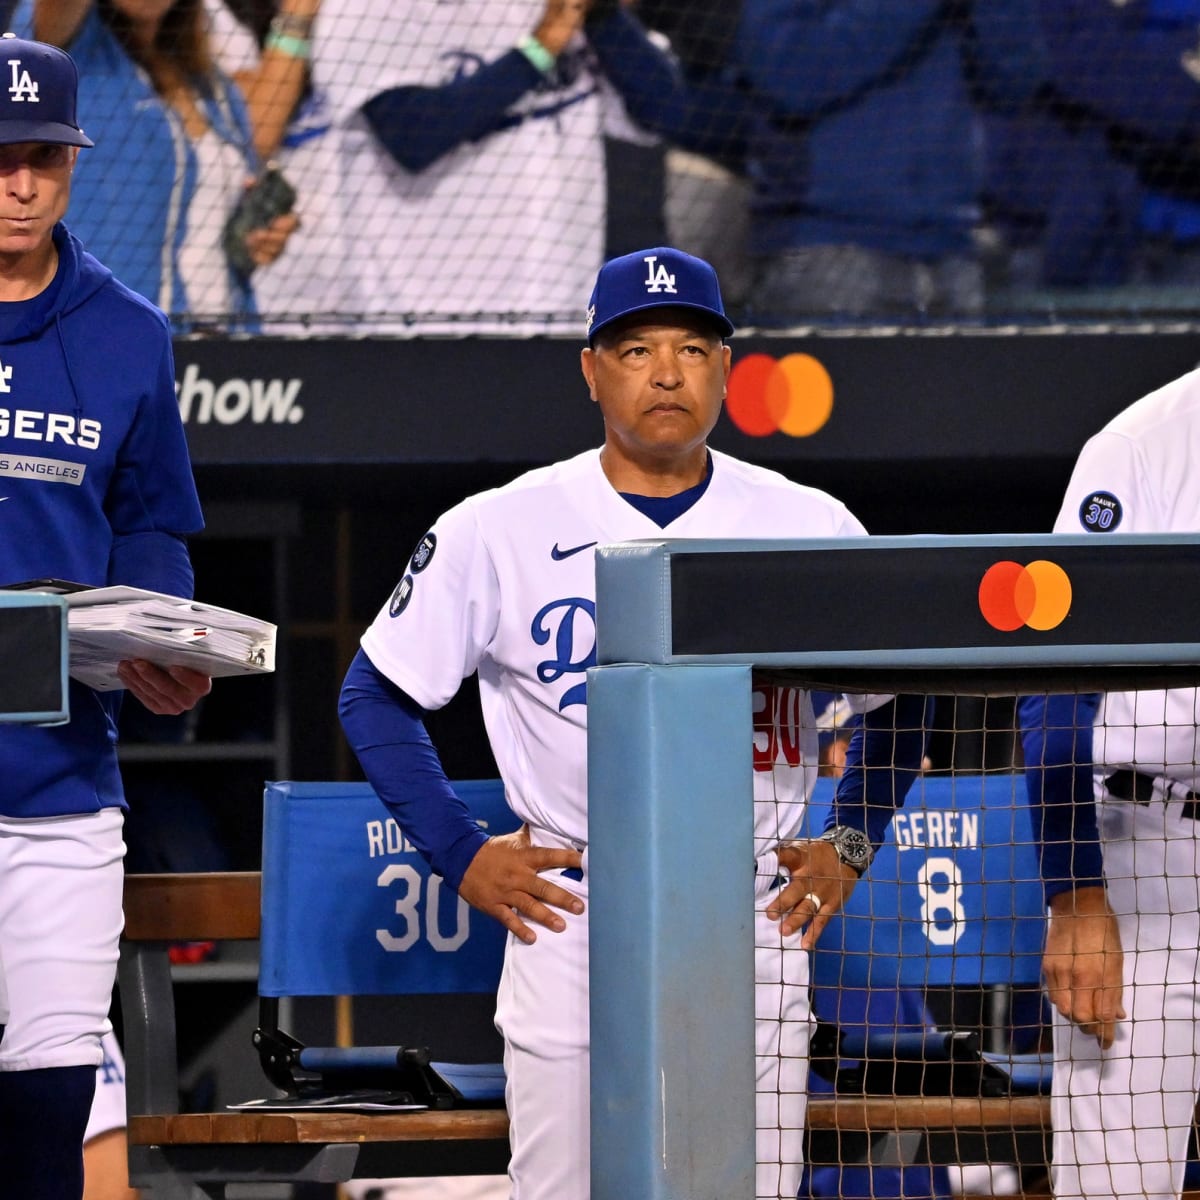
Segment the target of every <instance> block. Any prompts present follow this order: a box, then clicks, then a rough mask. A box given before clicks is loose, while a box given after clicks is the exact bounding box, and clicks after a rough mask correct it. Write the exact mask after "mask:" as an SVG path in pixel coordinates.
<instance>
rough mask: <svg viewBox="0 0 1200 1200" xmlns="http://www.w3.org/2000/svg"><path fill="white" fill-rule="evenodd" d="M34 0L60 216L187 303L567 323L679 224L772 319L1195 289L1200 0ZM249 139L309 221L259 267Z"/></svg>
mask: <svg viewBox="0 0 1200 1200" xmlns="http://www.w3.org/2000/svg"><path fill="white" fill-rule="evenodd" d="M277 7H278V8H279V10H280V11H279V12H276V8H277ZM35 8H36V9H37V15H38V19H39V22H40V24H39V25H38V27H37V28H38V31H39V32H40V33H41V34H42V35H43V36H46V37H50V36H51V35H54V36H57V37H58V38H59V39H60V40H62V41H64V42H65V43H66V45H67V47H68V48H69V49H70V50H71V52H72V53H73V54H74V56H75V57H76V59H77V61H78V63H79V66H80V70H81V75H82V82H81V92H80V119H81V122H82V124H83V126H84V128H85V129H86V130H87V131H88V132H89V134H91V135H92V136H93V137H94V139H95V141H96V148H95V149H94V150H85V151H83V152H82V153H81V157H80V161H79V165H78V168H77V171H76V176H75V195H74V200H73V204H72V208H71V211H70V216H69V220H70V224H71V226H72V228H73V229H75V230H76V231H77V232H78V233H79V234H80V235H81V236H82V237H83V239H84V240H85V242H86V243H88V244H89V245H90V246H91V247H92V248H93V249H94V250H95V251H96V252H97V253H98V254H99V255H100V256H101V257H102V258H104V259H105V260H106V261H107V262H108V263H109V265H111V266H112V267H113V269H114V270H115V271H116V272H117V274H118V275H119V276H121V277H123V278H125V279H126V280H127V281H128V282H129V283H130V284H131V286H133V287H135V289H137V290H141V291H144V292H145V293H146V294H148V295H150V296H151V298H152V299H154V300H156V301H157V302H158V303H160V304H161V305H162V306H163V307H164V308H165V309H167V311H168V312H170V313H171V314H172V315H173V316H174V318H175V320H176V324H177V326H178V327H179V328H180V329H181V330H187V329H195V328H197V327H200V328H208V327H216V328H234V329H238V330H246V329H249V330H254V329H258V328H265V329H267V330H269V331H280V332H297V333H305V332H310V331H324V332H328V331H334V332H353V333H361V334H370V333H424V332H444V333H461V332H480V331H486V332H500V333H520V334H523V333H534V332H542V331H558V330H563V331H567V332H570V333H571V334H572V335H577V334H578V331H579V329H580V327H581V324H582V321H583V316H584V311H585V309H586V305H587V298H588V294H589V291H590V287H591V283H592V280H593V278H594V275H595V271H596V268H597V267H598V265H599V264H600V262H601V261H602V259H603V258H604V257H606V256H609V255H612V254H615V253H620V252H624V251H629V250H634V249H638V248H642V247H646V246H652V245H655V244H659V243H660V242H663V241H669V242H671V243H673V244H676V245H679V246H681V247H683V248H685V249H688V250H692V251H694V252H696V253H699V254H701V255H704V256H706V257H709V258H711V259H712V260H713V261H714V262H715V263H716V265H717V266H718V269H719V271H720V273H721V275H722V278H723V281H724V285H725V290H726V293H727V300H728V303H729V306H730V308H731V310H732V311H733V313H734V314H735V316H736V318H737V319H738V321H739V322H740V323H742V324H743V325H752V326H755V327H759V328H779V327H789V328H790V327H795V326H797V325H805V324H808V323H811V322H813V321H835V322H839V323H841V322H847V321H850V322H866V323H880V322H885V323H887V322H897V321H898V322H901V323H909V322H925V321H930V320H932V321H937V322H943V323H944V322H946V321H951V322H955V321H958V322H979V321H1013V320H1017V321H1034V322H1044V321H1045V320H1046V319H1047V318H1054V319H1060V318H1063V317H1075V316H1078V317H1091V318H1094V317H1096V316H1097V315H1101V316H1104V317H1113V316H1115V317H1117V318H1123V317H1137V318H1139V319H1143V320H1144V319H1147V318H1164V319H1166V318H1170V317H1179V316H1185V317H1186V316H1189V315H1190V314H1191V313H1193V312H1194V307H1195V285H1196V283H1197V281H1198V280H1200V253H1198V252H1197V247H1200V169H1198V168H1200V152H1197V150H1196V146H1197V145H1198V144H1200V142H1198V140H1197V133H1198V131H1200V85H1198V80H1200V41H1198V34H1197V29H1200V0H1122V2H1120V3H1118V2H1117V0H1111V2H1107V3H1106V2H1103V0H904V2H903V3H896V2H895V0H872V2H868V3H863V2H862V0H855V2H853V3H851V2H849V0H844V2H843V0H829V2H823V3H813V2H809V0H786V2H785V0H742V2H741V3H740V4H738V3H733V2H731V0H719V2H718V0H694V2H691V0H635V2H633V3H626V0H621V2H620V3H618V2H617V0H590V2H589V0H487V2H486V3H484V2H482V0H452V2H447V0H324V2H323V3H319V2H318V0H176V3H174V4H173V5H170V6H169V10H168V12H167V14H166V15H165V16H164V18H163V19H162V21H161V23H160V26H159V28H158V30H157V38H156V40H155V41H154V42H153V44H152V46H151V45H149V44H147V43H145V42H144V41H139V38H138V37H137V36H136V35H135V33H134V26H133V23H132V22H130V21H129V20H128V19H127V17H125V16H123V15H122V14H123V11H124V10H126V9H127V8H129V6H128V5H127V4H126V3H125V0H95V2H94V4H93V3H88V2H87V0H84V2H82V3H76V2H73V3H69V4H64V3H49V2H48V0H40V2H39V3H36V4H35V3H34V0H21V3H19V4H18V5H17V6H16V11H15V13H14V15H13V18H12V21H11V25H12V27H13V28H15V29H17V31H18V32H21V33H28V32H30V31H31V30H32V29H33V28H34V26H33V25H32V24H31V21H32V17H33V15H34V9H35ZM273 18H275V20H274V23H272V21H273ZM206 60H207V62H208V63H209V66H208V67H207V68H206V67H205V62H206ZM260 158H261V159H270V160H272V161H273V162H275V163H276V164H277V165H278V167H279V169H280V170H281V171H282V173H283V175H284V176H285V177H286V179H287V181H288V182H289V183H290V185H291V187H292V188H294V190H295V193H296V196H295V201H294V208H295V212H296V213H297V214H298V215H299V217H300V221H301V224H300V228H299V229H298V230H296V231H295V232H294V233H293V234H292V235H291V238H290V240H289V242H288V244H287V245H286V247H285V248H284V250H283V253H282V254H281V256H280V257H279V258H278V260H277V261H275V262H272V263H271V264H269V265H262V264H261V263H260V264H259V265H254V266H253V269H252V270H249V271H247V270H246V269H245V268H246V260H245V245H244V233H245V230H246V229H247V228H252V227H253V223H254V219H255V218H253V217H252V218H251V219H250V220H249V221H248V222H246V223H243V224H242V225H240V226H239V227H238V228H237V229H236V230H235V231H234V233H233V235H231V237H230V238H226V236H225V226H226V222H227V220H228V218H229V217H230V215H231V213H232V212H233V210H234V208H235V206H236V204H237V201H238V199H239V198H240V197H241V195H242V192H243V188H244V181H245V179H246V178H248V177H251V176H256V175H258V174H259V168H258V160H259V159H260ZM278 190H279V192H282V193H285V194H286V190H287V189H284V188H281V189H278ZM271 198H272V197H271V196H270V195H268V196H267V197H265V198H264V202H266V201H270V199H271ZM264 211H266V212H270V211H272V210H271V208H270V206H269V203H268V204H267V205H266V208H265V210H264ZM258 219H263V218H262V214H261V212H260V214H259V216H258ZM254 252H255V253H256V254H257V255H258V257H259V258H260V259H261V258H263V257H265V256H269V255H270V254H271V253H273V252H274V248H272V249H264V248H263V247H262V246H261V245H260V246H257V247H255V248H254ZM231 262H233V263H238V262H241V269H240V270H238V269H237V268H236V267H235V268H234V269H233V272H232V273H231V269H230V264H231ZM256 311H257V312H258V313H259V314H261V317H257V316H255V312H256Z"/></svg>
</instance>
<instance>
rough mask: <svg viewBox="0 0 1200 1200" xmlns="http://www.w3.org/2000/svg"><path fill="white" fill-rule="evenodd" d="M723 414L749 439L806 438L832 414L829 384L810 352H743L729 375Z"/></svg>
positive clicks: (831, 392) (825, 372)
mask: <svg viewBox="0 0 1200 1200" xmlns="http://www.w3.org/2000/svg"><path fill="white" fill-rule="evenodd" d="M725 411H726V412H727V413H728V414H729V419H730V420H731V421H732V422H733V423H734V424H735V425H736V426H737V427H738V428H739V429H740V430H741V431H742V432H743V433H745V434H748V435H749V436H750V437H769V436H770V435H771V434H772V433H786V434H787V435H788V437H810V436H811V435H812V434H814V433H816V432H817V430H818V429H820V428H821V427H822V426H823V425H824V424H825V422H826V421H828V420H829V417H830V414H831V413H832V412H833V380H832V379H830V377H829V372H828V371H827V370H826V369H825V368H824V366H822V365H821V363H820V362H818V361H817V360H816V359H815V358H813V356H812V355H811V354H788V355H786V356H785V357H783V358H781V359H778V360H776V359H774V358H772V357H771V356H770V355H769V354H747V355H746V357H745V358H743V359H740V360H739V361H738V362H737V363H736V364H735V365H734V368H733V370H732V371H731V372H730V375H729V390H728V395H727V396H726V398H725Z"/></svg>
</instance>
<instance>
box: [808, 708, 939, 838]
mask: <svg viewBox="0 0 1200 1200" xmlns="http://www.w3.org/2000/svg"><path fill="white" fill-rule="evenodd" d="M932 711H933V699H932V697H929V696H906V695H901V696H897V697H896V698H895V699H894V700H892V701H890V702H889V703H887V704H884V705H881V706H880V707H879V708H876V709H874V710H872V711H871V712H868V713H864V714H863V715H862V716H861V717H859V718H856V722H855V729H854V733H853V734H852V735H851V737H850V745H849V746H847V747H846V766H845V769H844V771H843V772H842V777H841V778H840V779H839V780H838V785H837V790H836V791H835V793H834V797H833V804H832V805H831V806H830V809H829V816H828V817H827V818H826V820H825V828H826V829H832V828H833V827H834V826H835V825H852V826H854V828H856V829H862V830H865V831H866V834H867V837H869V838H870V839H871V845H872V846H875V847H878V846H879V844H880V843H881V842H882V841H883V837H884V834H885V833H886V832H887V827H888V823H889V822H890V821H891V819H892V817H893V816H894V815H895V812H896V810H897V809H898V808H900V807H901V806H902V805H903V804H904V801H905V799H906V797H907V796H908V793H909V789H910V788H911V787H912V785H913V782H914V781H915V780H916V778H917V776H918V775H919V774H920V773H921V762H922V760H923V759H924V757H925V742H926V727H927V725H928V721H929V717H930V714H931V713H932Z"/></svg>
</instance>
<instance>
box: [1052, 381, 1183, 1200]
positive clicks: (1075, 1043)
mask: <svg viewBox="0 0 1200 1200" xmlns="http://www.w3.org/2000/svg"><path fill="white" fill-rule="evenodd" d="M1198 456H1200V371H1193V372H1192V373H1191V374H1189V375H1185V376H1183V377H1182V378H1181V379H1177V380H1175V381H1174V382H1172V383H1170V384H1168V385H1167V386H1166V387H1163V388H1160V389H1159V390H1158V391H1156V392H1152V393H1151V394H1150V395H1148V396H1145V397H1144V398H1143V399H1141V400H1139V401H1137V402H1136V403H1135V404H1133V405H1131V406H1130V407H1129V408H1127V409H1126V410H1125V411H1124V412H1122V413H1121V414H1119V415H1118V416H1117V417H1115V418H1114V419H1113V420H1112V421H1110V422H1109V424H1108V425H1106V426H1105V427H1104V429H1102V430H1101V431H1100V432H1099V433H1098V434H1096V435H1095V437H1093V438H1091V439H1090V440H1089V441H1088V443H1087V444H1086V445H1085V446H1084V448H1083V450H1082V451H1081V453H1080V456H1079V461H1078V463H1077V465H1076V467H1075V471H1074V474H1073V475H1072V478H1071V483H1070V486H1069V487H1068V489H1067V494H1066V499H1065V500H1064V503H1063V507H1062V511H1061V512H1060V514H1059V518H1058V521H1057V523H1056V525H1055V531H1056V532H1061V533H1079V532H1080V531H1081V530H1084V531H1088V532H1090V533H1094V534H1096V535H1098V536H1103V535H1104V534H1105V533H1109V532H1121V533H1169V532H1173V531H1179V532H1184V531H1200V481H1198V478H1197V476H1196V466H1195V464H1196V463H1197V462H1198V461H1200V457H1198ZM1129 586H1131V587H1136V586H1137V581H1136V580H1131V581H1130V584H1129ZM1146 603H1147V604H1148V605H1152V604H1153V603H1154V597H1153V596H1148V597H1147V598H1146ZM1197 715H1198V713H1197V692H1196V689H1194V688H1174V689H1171V690H1170V691H1137V692H1111V693H1109V694H1107V695H1106V696H1105V697H1104V701H1103V704H1102V706H1101V709H1100V712H1099V713H1098V715H1097V718H1096V729H1095V745H1094V751H1093V753H1094V757H1095V761H1096V763H1097V796H1098V797H1099V799H1100V801H1101V803H1100V807H1099V827H1100V837H1101V841H1102V844H1103V848H1104V875H1105V881H1106V885H1107V890H1108V899H1109V903H1110V904H1111V905H1112V908H1113V911H1114V912H1115V913H1116V915H1117V921H1118V925H1119V928H1120V932H1121V944H1122V946H1123V948H1124V950H1125V957H1124V992H1123V997H1124V1001H1125V1005H1126V1008H1127V1010H1128V1013H1129V1016H1128V1018H1127V1019H1126V1020H1123V1021H1119V1022H1118V1023H1117V1030H1116V1037H1115V1040H1114V1043H1113V1045H1112V1047H1111V1048H1109V1049H1107V1050H1101V1049H1100V1047H1099V1045H1098V1044H1097V1042H1096V1039H1095V1038H1094V1037H1091V1036H1090V1035H1088V1034H1086V1033H1084V1032H1083V1031H1082V1030H1080V1029H1079V1028H1078V1027H1077V1026H1075V1025H1073V1024H1071V1023H1070V1022H1069V1021H1067V1020H1065V1019H1064V1018H1063V1017H1062V1016H1061V1015H1059V1014H1056V1015H1055V1029H1054V1046H1055V1068H1054V1084H1053V1097H1052V1106H1053V1107H1052V1117H1053V1125H1054V1131H1055V1132H1054V1150H1053V1161H1054V1179H1053V1184H1054V1194H1055V1195H1056V1196H1058V1197H1059V1198H1060V1200H1084V1198H1086V1200H1100V1198H1103V1197H1109V1198H1110V1200H1119V1198H1122V1197H1127V1196H1131V1195H1137V1196H1159V1197H1168V1196H1178V1195H1179V1193H1180V1189H1181V1187H1182V1182H1183V1173H1184V1166H1185V1163H1186V1161H1187V1146H1188V1139H1189V1136H1190V1134H1191V1129H1192V1122H1193V1115H1194V1112H1195V1104H1196V1095H1197V1093H1198V1092H1200V1058H1198V1057H1197V1052H1196V1050H1197V1046H1198V1045H1200V992H1198V989H1197V985H1196V981H1197V979H1200V973H1198V972H1200V957H1198V953H1197V947H1198V946H1200V827H1198V823H1197V822H1196V821H1194V820H1191V819H1190V818H1189V817H1188V815H1187V810H1186V806H1184V805H1182V804H1181V803H1180V802H1179V801H1180V799H1181V797H1180V796H1179V795H1178V794H1177V792H1176V791H1172V790H1170V789H1168V788H1165V787H1164V786H1163V785H1162V783H1161V782H1160V783H1158V784H1154V785H1152V791H1151V796H1150V799H1149V803H1145V804H1141V803H1133V802H1131V801H1130V800H1128V799H1124V798H1121V797H1113V796H1111V795H1110V794H1109V793H1108V791H1107V789H1106V788H1105V787H1104V786H1103V783H1102V782H1101V781H1102V780H1103V779H1104V777H1106V776H1107V775H1108V774H1109V773H1110V771H1111V770H1112V768H1114V767H1129V766H1133V767H1134V768H1135V769H1136V770H1138V771H1139V772H1141V773H1143V774H1144V775H1147V776H1158V777H1161V776H1167V777H1169V778H1170V779H1173V780H1177V781H1179V782H1180V783H1181V784H1183V785H1184V786H1185V787H1186V788H1188V789H1190V788H1193V787H1195V786H1196V783H1197V768H1196V757H1197V756H1196V748H1197V747H1196V722H1197ZM1178 790H1182V789H1178ZM1147 1114H1150V1115H1149V1117H1147Z"/></svg>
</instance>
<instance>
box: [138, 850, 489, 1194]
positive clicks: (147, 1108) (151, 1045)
mask: <svg viewBox="0 0 1200 1200" xmlns="http://www.w3.org/2000/svg"><path fill="white" fill-rule="evenodd" d="M260 888H261V878H260V876H259V874H258V873H257V872H232V873H214V874H177V875H129V876H127V877H126V880H125V932H124V934H123V937H122V946H121V959H120V967H119V972H118V982H119V987H120V995H121V1009H122V1016H123V1022H124V1036H125V1057H126V1089H127V1105H128V1113H129V1126H128V1137H129V1161H130V1181H131V1182H132V1183H133V1184H134V1185H136V1186H140V1187H143V1188H146V1189H147V1190H148V1192H149V1196H150V1197H153V1198H155V1200H157V1198H158V1197H160V1196H172V1195H179V1196H184V1195H189V1196H190V1195H191V1194H192V1193H191V1192H190V1191H188V1188H189V1187H190V1185H191V1184H192V1183H199V1184H203V1185H207V1186H210V1187H211V1186H214V1185H217V1184H220V1183H223V1182H225V1181H230V1180H258V1181H270V1180H295V1181H301V1180H307V1181H318V1182H340V1181H343V1180H346V1179H351V1178H354V1177H362V1178H372V1177H389V1176H403V1175H454V1174H477V1173H478V1174H492V1173H503V1172H504V1171H505V1170H506V1169H507V1164H508V1118H507V1116H506V1114H505V1113H504V1112H503V1110H499V1109H453V1110H447V1111H426V1112H404V1113H346V1112H337V1113H328V1112H327V1113H314V1112H296V1113H285V1112H212V1113H181V1112H179V1070H178V1062H177V1057H176V1026H175V1002H174V992H173V985H172V980H171V963H170V960H169V958H168V954H167V950H168V945H169V943H171V942H181V941H209V940H212V941H217V942H222V941H231V940H254V939H256V938H257V937H258V933H259V916H260ZM246 1052H247V1054H251V1053H253V1049H252V1047H251V1046H250V1045H247V1047H246ZM269 1092H270V1085H269V1084H268V1083H267V1080H266V1079H265V1077H264V1079H263V1094H264V1095H266V1094H268V1093H269Z"/></svg>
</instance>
